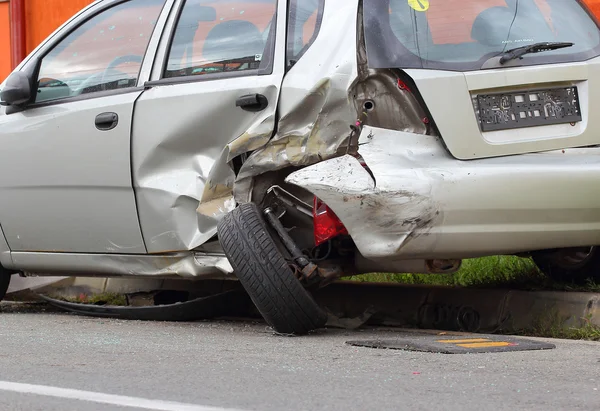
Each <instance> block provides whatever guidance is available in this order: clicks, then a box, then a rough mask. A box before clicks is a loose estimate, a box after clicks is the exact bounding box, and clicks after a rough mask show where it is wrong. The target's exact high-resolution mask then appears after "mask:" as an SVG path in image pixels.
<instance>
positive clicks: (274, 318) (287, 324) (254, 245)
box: [217, 203, 327, 334]
mask: <svg viewBox="0 0 600 411" xmlns="http://www.w3.org/2000/svg"><path fill="white" fill-rule="evenodd" d="M217 230H218V234H219V242H220V243H221V246H222V247H223V250H224V251H225V254H226V255H227V258H228V259H229V262H230V263H231V266H232V267H233V269H234V271H235V273H236V275H237V277H238V279H239V281H240V283H241V284H242V286H243V287H244V289H245V290H246V292H247V293H248V295H250V298H251V299H252V302H253V303H254V305H255V306H256V308H257V309H258V311H259V312H260V313H261V315H262V316H263V318H264V319H265V321H266V322H267V323H268V324H269V325H270V326H271V327H273V329H274V330H275V331H277V332H279V333H282V334H306V333H308V332H309V331H312V330H315V329H317V328H320V327H323V326H324V325H325V323H326V322H327V314H325V312H324V311H323V310H321V308H320V307H319V306H318V305H317V303H315V301H314V300H313V298H312V297H311V295H310V294H309V293H308V291H307V290H305V289H304V287H303V286H302V284H301V283H300V281H299V280H298V279H297V278H296V276H295V275H294V273H293V271H292V270H291V269H290V267H289V266H288V263H287V261H286V260H285V258H284V256H283V254H282V253H281V252H280V251H279V249H278V248H277V244H276V243H275V241H274V240H273V238H272V237H271V235H270V233H269V230H268V229H267V224H266V222H265V220H264V219H263V216H262V214H261V212H260V211H259V209H258V207H257V206H256V205H255V204H253V203H248V204H242V205H240V206H239V207H238V208H236V209H235V210H233V211H232V212H231V213H229V214H227V215H226V216H225V218H223V219H222V220H221V222H220V223H219V225H218V227H217Z"/></svg>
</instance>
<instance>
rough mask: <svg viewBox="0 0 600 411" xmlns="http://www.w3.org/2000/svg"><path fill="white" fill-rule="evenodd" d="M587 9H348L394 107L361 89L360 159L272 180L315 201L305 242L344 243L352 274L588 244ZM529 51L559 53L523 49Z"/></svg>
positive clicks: (464, 5)
mask: <svg viewBox="0 0 600 411" xmlns="http://www.w3.org/2000/svg"><path fill="white" fill-rule="evenodd" d="M588 6H589V4H588V3H584V2H583V1H578V0H468V1H458V0H445V1H443V2H435V3H434V2H433V1H432V2H429V1H426V0H364V1H363V4H362V14H363V16H362V21H361V23H362V32H361V34H360V35H359V37H360V38H359V39H358V43H359V49H360V46H361V44H360V43H361V42H362V43H363V44H362V46H363V47H364V48H365V51H366V65H367V69H368V76H367V77H369V78H371V79H372V78H379V83H383V80H382V79H383V78H384V77H386V78H389V77H390V76H392V77H394V76H395V78H394V80H395V83H394V84H396V87H397V88H398V90H394V91H393V92H392V93H391V94H392V95H396V96H400V97H399V98H396V102H397V104H396V105H395V107H392V108H391V109H390V106H389V104H387V103H386V104H385V105H384V104H378V103H379V102H380V101H381V94H386V95H390V93H389V92H387V91H386V93H383V92H382V89H381V88H379V89H378V87H376V86H375V87H371V90H372V94H371V95H370V96H366V97H365V99H366V100H365V101H366V102H368V103H369V107H367V106H366V103H364V104H362V101H361V108H362V111H363V112H364V113H365V114H366V119H365V120H364V124H360V126H361V128H362V133H361V136H360V141H359V148H358V152H359V154H360V159H355V158H352V157H351V156H346V157H343V158H341V159H340V158H338V159H334V160H328V161H324V162H321V163H318V164H315V165H313V166H310V167H307V168H305V169H302V170H300V171H297V172H295V173H293V174H291V175H290V176H289V177H288V179H287V181H288V182H290V183H293V184H295V185H298V186H301V187H303V188H305V189H307V190H308V191H310V192H312V193H314V194H315V195H316V197H317V198H318V201H316V202H315V204H316V205H315V210H317V212H316V216H318V217H319V218H318V220H319V222H325V223H327V224H329V226H327V225H324V224H317V225H316V228H317V232H316V234H317V235H318V239H319V242H325V241H327V240H328V236H332V237H334V236H344V235H346V233H348V235H349V236H351V237H352V239H353V241H354V243H355V244H356V247H357V250H358V251H359V253H358V254H359V255H360V257H361V258H363V257H364V258H365V259H366V260H367V261H370V262H374V263H377V264H378V265H377V264H375V265H369V264H368V263H367V264H366V265H364V267H365V269H364V271H369V270H371V269H376V268H380V269H386V270H388V271H402V270H405V269H406V267H407V266H406V264H404V265H403V264H400V263H399V261H404V262H406V261H417V260H421V259H423V260H425V261H428V264H429V265H428V267H432V266H431V263H432V262H433V261H436V260H439V259H447V260H448V261H450V259H460V258H468V257H476V256H481V255H491V254H511V253H521V252H528V251H534V250H541V249H547V248H561V247H575V246H584V245H593V244H597V243H598V242H600V191H599V190H597V189H596V187H597V186H598V184H599V183H600V161H599V160H600V156H599V155H600V148H598V147H597V146H598V145H599V144H600V116H595V115H594V113H595V111H597V108H600V58H599V57H598V56H600V31H599V29H598V21H597V20H596V18H595V17H594V15H593V13H592V12H591V9H590V8H589V7H588ZM540 43H545V44H546V43H549V44H562V46H561V47H557V48H554V47H552V46H545V47H537V48H532V47H530V46H532V45H538V44H540ZM528 47H529V49H528ZM523 51H525V52H523ZM515 56H516V57H515ZM360 58H361V56H360V53H359V66H360V64H361V62H360ZM365 78H366V77H365ZM363 80H364V78H363ZM364 81H369V80H368V79H366V80H364ZM364 89H368V87H364ZM378 90H379V95H378V94H377V93H378ZM394 93H395V94H394ZM378 99H379V100H378ZM407 102H412V103H410V104H407ZM378 111H379V112H381V111H386V113H387V114H386V115H385V116H381V115H378V113H377V112H378ZM407 111H410V112H411V113H412V115H411V116H407V115H406V113H407ZM415 113H417V114H415ZM390 117H396V118H403V119H408V120H409V121H412V123H411V124H405V125H402V126H395V125H394V121H391V120H390ZM417 123H420V124H417ZM350 171H351V172H350ZM336 174H337V175H338V176H339V177H338V178H336V179H331V181H327V180H326V181H324V180H323V178H322V176H323V175H326V176H332V175H336ZM450 265H451V266H452V264H450ZM416 267H423V266H422V265H419V264H417V265H416Z"/></svg>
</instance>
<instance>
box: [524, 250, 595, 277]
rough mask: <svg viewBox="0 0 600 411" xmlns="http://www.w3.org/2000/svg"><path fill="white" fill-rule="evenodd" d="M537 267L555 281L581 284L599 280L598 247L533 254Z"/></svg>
mask: <svg viewBox="0 0 600 411" xmlns="http://www.w3.org/2000/svg"><path fill="white" fill-rule="evenodd" d="M533 261H534V262H535V264H536V265H537V266H538V268H539V269H540V270H541V271H542V272H543V273H544V274H546V275H547V276H548V277H550V278H551V279H553V280H555V281H560V282H568V283H573V284H579V285H583V284H585V283H586V281H588V280H591V281H594V282H600V248H599V247H587V248H586V247H583V248H573V249H563V250H553V251H541V252H537V253H534V254H533Z"/></svg>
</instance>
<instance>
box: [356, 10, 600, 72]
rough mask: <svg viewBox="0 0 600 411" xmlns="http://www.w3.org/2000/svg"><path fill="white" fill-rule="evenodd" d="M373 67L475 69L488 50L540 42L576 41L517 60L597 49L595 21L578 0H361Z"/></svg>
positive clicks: (567, 56)
mask: <svg viewBox="0 0 600 411" xmlns="http://www.w3.org/2000/svg"><path fill="white" fill-rule="evenodd" d="M363 4H364V26H365V27H364V29H365V41H366V47H367V55H368V59H369V66H370V67H372V68H392V67H399V68H427V69H443V70H455V71H467V70H478V69H481V67H482V66H483V64H484V63H485V62H486V61H488V60H489V59H490V58H493V57H495V56H498V55H500V54H501V53H503V52H505V51H507V50H510V49H514V48H516V47H521V46H526V45H529V44H534V43H539V42H570V43H574V46H572V47H568V48H562V49H558V50H552V51H546V52H542V53H537V54H528V55H525V56H524V57H523V59H522V60H520V64H522V65H533V64H547V63H562V62H574V61H583V60H587V59H590V58H592V57H596V56H598V55H600V33H599V30H598V25H597V24H596V20H595V18H594V17H593V15H592V14H591V13H590V12H589V10H588V8H587V7H586V6H585V5H583V3H581V2H580V1H579V0H364V3H363Z"/></svg>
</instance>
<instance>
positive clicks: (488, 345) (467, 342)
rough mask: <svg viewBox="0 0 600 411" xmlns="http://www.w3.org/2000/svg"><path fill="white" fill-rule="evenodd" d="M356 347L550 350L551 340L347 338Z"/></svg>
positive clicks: (469, 351) (474, 351)
mask: <svg viewBox="0 0 600 411" xmlns="http://www.w3.org/2000/svg"><path fill="white" fill-rule="evenodd" d="M346 344H348V345H353V346H356V347H367V348H380V349H390V350H405V351H420V352H431V353H440V354H478V353H492V352H509V351H531V350H551V349H553V348H556V346H555V345H554V344H549V343H545V342H540V341H533V340H529V339H526V338H514V337H503V336H477V337H471V338H465V337H464V336H461V337H456V336H441V335H428V336H414V337H411V338H399V339H393V340H370V341H347V342H346Z"/></svg>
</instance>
